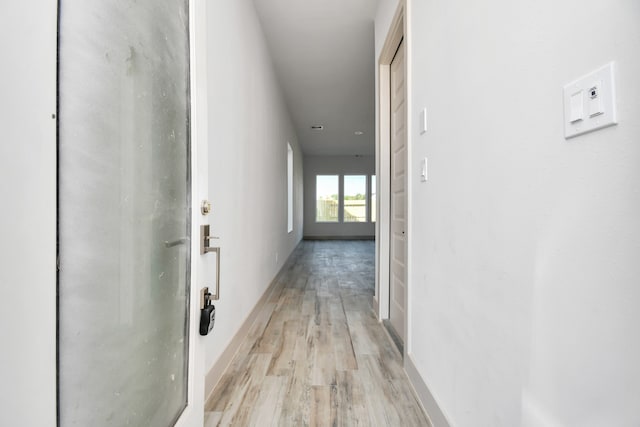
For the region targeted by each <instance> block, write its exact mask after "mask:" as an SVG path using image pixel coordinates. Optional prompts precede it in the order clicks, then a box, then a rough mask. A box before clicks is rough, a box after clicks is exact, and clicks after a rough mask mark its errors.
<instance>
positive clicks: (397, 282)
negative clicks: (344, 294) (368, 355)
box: [389, 42, 407, 341]
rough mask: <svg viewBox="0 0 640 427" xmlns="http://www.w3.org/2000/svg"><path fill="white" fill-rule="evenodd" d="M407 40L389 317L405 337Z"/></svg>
mask: <svg viewBox="0 0 640 427" xmlns="http://www.w3.org/2000/svg"><path fill="white" fill-rule="evenodd" d="M404 62H405V61H404V43H403V42H401V43H400V46H399V47H398V51H397V53H396V56H395V58H393V61H392V63H391V156H392V158H391V241H392V244H391V245H390V246H391V247H390V254H389V255H390V259H391V262H390V263H391V267H390V268H391V280H390V289H389V296H390V298H389V321H390V323H391V326H392V327H393V329H395V332H396V334H397V335H398V336H399V338H400V339H402V340H403V341H404V335H405V292H406V247H407V236H406V212H407V209H406V204H407V200H406V197H405V194H406V187H407V185H406V182H407V178H406V169H407V149H406V141H407V132H406V123H405V120H406V102H405V78H404V76H405V63H404Z"/></svg>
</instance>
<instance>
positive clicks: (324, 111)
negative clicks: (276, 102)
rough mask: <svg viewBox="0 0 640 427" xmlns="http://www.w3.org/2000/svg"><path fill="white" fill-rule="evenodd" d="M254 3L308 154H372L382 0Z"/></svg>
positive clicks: (266, 0)
mask: <svg viewBox="0 0 640 427" xmlns="http://www.w3.org/2000/svg"><path fill="white" fill-rule="evenodd" d="M254 3H255V6H256V9H257V11H258V15H259V17H260V21H261V22H262V27H263V30H264V33H265V36H266V39H267V44H268V46H269V50H270V51H271V56H272V58H273V62H274V66H275V69H276V74H277V76H278V80H279V82H280V85H281V86H282V90H283V92H284V96H285V100H286V102H287V106H288V108H289V111H290V113H291V116H292V119H293V122H294V125H295V127H296V132H297V135H298V140H299V142H300V144H301V146H302V150H303V151H304V153H305V154H306V155H323V156H332V155H373V154H374V151H375V134H374V125H375V110H374V71H375V68H374V67H375V65H374V64H375V60H374V28H373V22H374V16H375V11H376V7H377V3H378V0H254ZM313 125H322V126H324V130H312V129H311V126H313ZM358 131H360V132H363V134H362V135H356V134H355V132H358Z"/></svg>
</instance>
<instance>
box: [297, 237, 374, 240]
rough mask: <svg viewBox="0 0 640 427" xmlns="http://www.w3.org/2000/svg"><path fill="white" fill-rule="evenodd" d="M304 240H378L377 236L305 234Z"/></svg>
mask: <svg viewBox="0 0 640 427" xmlns="http://www.w3.org/2000/svg"><path fill="white" fill-rule="evenodd" d="M303 239H304V240H376V236H304V237H303Z"/></svg>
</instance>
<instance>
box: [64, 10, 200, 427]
mask: <svg viewBox="0 0 640 427" xmlns="http://www.w3.org/2000/svg"><path fill="white" fill-rule="evenodd" d="M59 25H60V27H59V30H60V47H59V63H60V75H59V100H60V101H59V102H60V104H59V114H60V117H59V124H60V129H59V178H58V188H59V201H58V215H59V230H58V240H59V257H60V272H59V282H58V291H59V304H58V318H59V326H58V328H59V338H58V351H59V382H58V385H59V395H58V397H59V413H60V425H61V426H63V427H64V426H72V425H77V426H106V425H109V426H126V425H130V426H169V425H173V424H174V422H175V421H176V420H177V419H178V418H179V417H180V414H181V412H182V411H183V410H184V408H185V407H186V405H187V381H188V375H187V373H188V354H189V352H188V348H189V342H188V341H189V340H188V336H189V334H188V329H189V324H188V318H189V317H188V313H189V307H188V302H189V298H188V295H189V279H190V272H189V265H190V262H189V260H190V256H191V254H190V244H189V240H188V236H189V235H190V208H189V207H190V176H189V175H190V167H189V132H188V125H189V97H188V89H189V86H188V85H189V81H188V77H189V69H188V68H189V67H188V52H189V49H188V43H189V41H188V34H189V33H188V7H187V1H185V0H177V1H175V0H137V1H136V0H116V1H97V0H61V1H60V24H59Z"/></svg>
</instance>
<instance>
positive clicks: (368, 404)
mask: <svg viewBox="0 0 640 427" xmlns="http://www.w3.org/2000/svg"><path fill="white" fill-rule="evenodd" d="M373 257H374V244H373V242H366V241H339V242H335V241H322V242H307V241H305V242H302V243H301V244H300V245H299V246H298V248H296V250H295V251H294V253H293V255H292V256H291V258H290V259H289V261H288V262H287V265H286V266H285V267H284V268H283V270H282V272H281V273H280V275H279V277H277V278H276V281H277V285H276V286H277V288H276V290H275V291H274V292H273V294H272V295H271V296H270V298H269V299H268V301H267V303H266V304H265V306H264V308H263V309H262V310H261V311H260V313H259V314H258V316H257V319H256V321H255V323H254V324H253V325H252V327H251V328H250V330H249V333H248V335H247V338H246V339H245V341H244V342H243V343H242V345H241V347H240V351H239V352H238V354H237V355H236V357H235V358H234V360H233V361H232V363H231V364H230V366H229V368H228V369H227V371H226V372H225V374H224V375H223V376H222V378H221V380H220V382H219V383H218V384H217V385H216V387H215V389H214V391H213V393H212V395H211V397H210V399H209V400H208V402H207V403H206V405H205V410H206V411H207V412H206V414H205V426H206V427H212V426H218V425H220V426H229V425H232V426H253V425H256V426H268V425H271V426H374V425H379V426H396V425H398V426H400V425H401V426H429V421H428V418H427V417H426V416H425V414H424V413H423V412H422V410H421V407H420V405H419V404H418V402H417V400H416V398H415V396H414V394H413V391H412V388H411V385H410V384H409V382H408V380H407V378H406V375H405V373H404V370H403V368H402V356H401V355H400V353H398V350H397V348H396V347H395V345H394V344H393V342H392V341H391V340H390V339H389V337H388V335H387V333H386V332H385V331H384V329H383V327H382V325H381V324H380V323H379V322H378V321H377V320H376V318H375V315H374V313H373V310H372V308H371V302H372V297H373V290H374V276H375V271H374V258H373Z"/></svg>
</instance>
